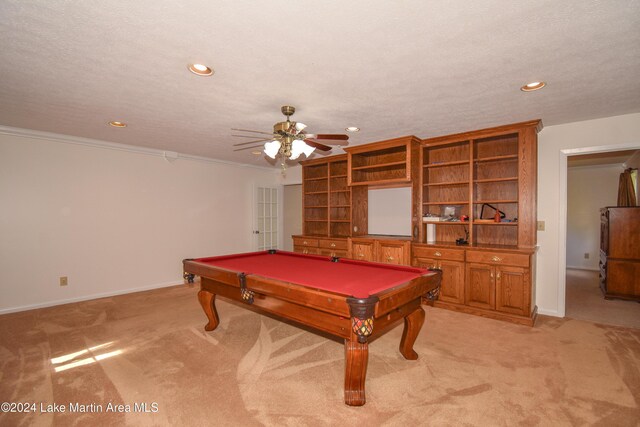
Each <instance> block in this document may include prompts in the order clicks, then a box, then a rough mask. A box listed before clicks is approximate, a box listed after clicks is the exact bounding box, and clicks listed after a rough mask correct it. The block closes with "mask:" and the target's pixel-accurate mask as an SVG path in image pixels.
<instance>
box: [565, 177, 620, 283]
mask: <svg viewBox="0 0 640 427" xmlns="http://www.w3.org/2000/svg"><path fill="white" fill-rule="evenodd" d="M623 170H624V168H623V167H622V165H602V166H576V167H571V168H569V169H568V172H567V267H569V268H580V269H586V270H596V271H597V270H598V269H599V266H598V261H599V259H600V208H603V207H605V206H615V205H616V202H617V197H618V181H619V177H620V173H622V171H623ZM585 253H588V254H589V258H588V259H585V257H584V254H585Z"/></svg>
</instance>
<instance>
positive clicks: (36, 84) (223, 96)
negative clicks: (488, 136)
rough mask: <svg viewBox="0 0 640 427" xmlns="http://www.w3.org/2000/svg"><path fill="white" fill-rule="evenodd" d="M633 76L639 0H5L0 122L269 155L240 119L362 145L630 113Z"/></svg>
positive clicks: (638, 96)
mask: <svg viewBox="0 0 640 427" xmlns="http://www.w3.org/2000/svg"><path fill="white" fill-rule="evenodd" d="M190 62H200V63H205V64H207V65H209V66H211V67H213V68H214V69H215V74H214V75H213V76H212V77H206V78H203V77H198V76H195V75H193V74H191V73H189V72H188V71H187V64H188V63H190ZM639 76H640V1H624V0H611V1H588V0H563V1H557V0H555V1H546V0H542V1H541V0H538V1H512V0H504V1H497V0H486V1H478V2H462V1H459V2H456V1H450V0H446V1H445V0H443V1H440V0H435V1H395V2H392V1H388V0H385V1H378V0H373V1H357V0H356V1H348V2H347V1H337V0H330V1H322V2H318V1H310V0H297V1H284V0H277V1H261V2H257V1H246V0H244V1H243V0H236V1H215V0H207V1H200V0H192V1H184V2H177V1H175V0H172V1H163V0H153V1H151V0H136V1H131V0H127V1H104V2H90V1H82V0H66V1H62V0H33V1H24V0H2V1H1V2H0V125H5V126H12V127H19V128H27V129H35V130H40V131H49V132H55V133H61V134H68V135H74V136H80V137H88V138H94V139H100V140H105V141H111V142H119V143H124V144H130V145H138V146H144V147H151V148H158V149H161V150H170V151H176V152H179V153H184V154H192V155H198V156H205V157H210V158H216V159H223V160H228V161H234V162H240V163H249V164H255V165H263V166H267V165H268V163H267V162H266V160H265V159H264V158H263V157H262V156H255V155H252V154H251V153H250V152H249V151H242V152H235V153H234V152H233V151H232V144H233V143H236V142H238V140H237V139H234V138H231V137H230V135H231V131H230V128H232V127H243V128H249V129H256V130H261V131H271V127H272V125H273V123H274V122H277V121H280V120H281V119H282V118H283V116H282V115H281V114H280V106H282V105H286V104H287V105H294V106H296V107H297V112H296V114H295V116H294V119H297V120H298V121H301V122H304V123H306V124H307V125H308V126H309V128H308V130H309V131H310V132H321V133H343V132H344V128H345V127H347V126H358V127H360V128H361V129H362V131H361V132H359V133H358V134H352V137H351V145H356V144H362V143H367V142H373V141H378V140H382V139H387V138H392V137H398V136H403V135H409V134H413V135H416V136H418V137H422V138H426V137H432V136H438V135H443V134H447V133H453V132H461V131H467V130H473V129H478V128H483V127H489V126H494V125H501V124H507V123H513V122H518V121H524V120H529V119H536V118H541V119H542V121H543V123H544V124H545V125H546V126H549V125H556V124H561V123H567V122H574V121H580V120H587V119H592V118H597V117H605V116H614V115H620V114H627V113H632V112H638V111H640V78H639ZM536 80H544V81H546V82H547V87H546V88H544V89H542V90H541V91H538V92H532V93H524V92H521V91H520V90H519V88H520V86H522V85H523V84H525V83H528V82H530V81H536ZM110 120H121V121H125V122H127V123H128V124H129V126H128V127H127V128H126V129H115V128H112V127H109V126H107V125H106V123H107V122H108V121H110ZM337 151H339V149H335V150H334V152H337Z"/></svg>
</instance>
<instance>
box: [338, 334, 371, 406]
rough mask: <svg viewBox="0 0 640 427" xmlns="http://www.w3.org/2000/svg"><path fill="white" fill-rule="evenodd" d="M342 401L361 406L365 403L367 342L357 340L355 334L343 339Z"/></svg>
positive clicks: (367, 359)
mask: <svg viewBox="0 0 640 427" xmlns="http://www.w3.org/2000/svg"><path fill="white" fill-rule="evenodd" d="M344 353H345V354H344V356H345V357H344V361H345V372H344V403H346V404H347V405H350V406H362V405H364V403H365V401H366V400H365V394H364V383H365V380H366V377H367V363H368V361H369V344H368V343H366V342H365V343H360V342H358V338H357V337H356V335H355V334H352V337H351V339H345V340H344Z"/></svg>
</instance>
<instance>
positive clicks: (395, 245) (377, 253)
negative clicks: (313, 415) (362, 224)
mask: <svg viewBox="0 0 640 427" xmlns="http://www.w3.org/2000/svg"><path fill="white" fill-rule="evenodd" d="M349 247H350V249H349V253H350V254H351V255H350V256H351V258H353V259H358V260H361V261H373V262H382V263H385V264H397V265H410V262H411V240H410V238H408V237H407V238H406V239H403V238H386V237H380V236H377V237H359V238H355V237H354V238H351V239H349Z"/></svg>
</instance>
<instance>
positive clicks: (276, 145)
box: [264, 140, 280, 159]
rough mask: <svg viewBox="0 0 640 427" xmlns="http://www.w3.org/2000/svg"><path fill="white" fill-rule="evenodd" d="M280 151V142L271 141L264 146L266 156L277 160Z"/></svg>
mask: <svg viewBox="0 0 640 427" xmlns="http://www.w3.org/2000/svg"><path fill="white" fill-rule="evenodd" d="M279 151H280V141H276V140H274V141H269V142H266V143H265V144H264V154H266V155H267V156H269V157H271V158H272V159H275V158H276V156H277V155H278V152H279Z"/></svg>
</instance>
